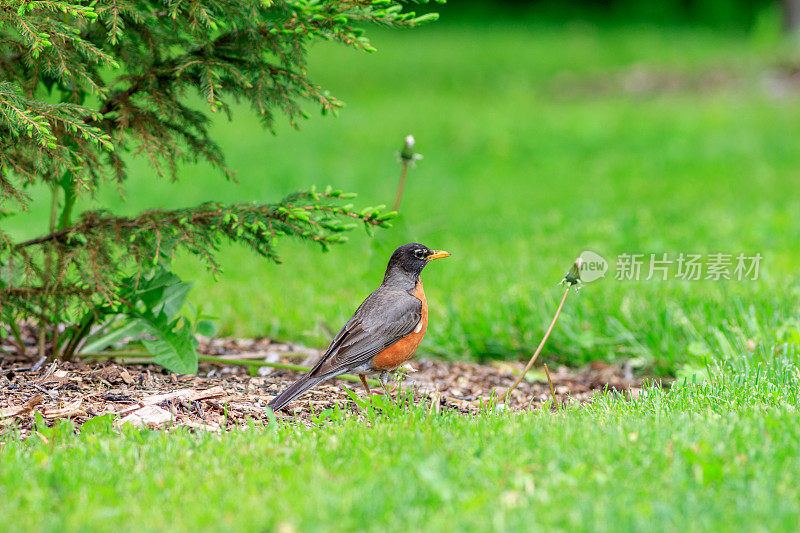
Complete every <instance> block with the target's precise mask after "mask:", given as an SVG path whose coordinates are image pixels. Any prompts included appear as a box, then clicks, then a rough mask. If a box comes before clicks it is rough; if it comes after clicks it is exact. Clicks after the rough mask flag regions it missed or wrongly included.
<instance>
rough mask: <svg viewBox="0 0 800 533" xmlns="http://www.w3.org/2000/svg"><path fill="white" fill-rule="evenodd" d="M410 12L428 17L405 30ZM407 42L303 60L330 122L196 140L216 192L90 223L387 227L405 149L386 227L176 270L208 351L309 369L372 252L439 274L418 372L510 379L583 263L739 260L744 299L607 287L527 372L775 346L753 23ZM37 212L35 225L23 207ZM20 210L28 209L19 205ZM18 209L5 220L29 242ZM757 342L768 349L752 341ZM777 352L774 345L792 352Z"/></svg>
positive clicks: (766, 48) (787, 52) (789, 241)
mask: <svg viewBox="0 0 800 533" xmlns="http://www.w3.org/2000/svg"><path fill="white" fill-rule="evenodd" d="M426 9H428V8H426ZM433 9H435V10H438V11H440V12H441V13H442V18H441V20H440V21H439V22H437V23H435V24H431V25H428V26H425V27H423V28H419V29H416V30H412V31H391V30H386V29H381V28H368V35H370V36H371V38H372V40H373V44H374V45H375V46H376V47H377V49H378V52H377V53H375V54H370V55H366V54H362V53H358V52H355V51H353V50H349V49H346V48H343V47H337V46H334V45H331V44H328V43H320V44H316V45H314V46H313V48H312V51H311V62H310V67H309V71H310V73H311V75H312V78H314V79H315V81H317V82H318V83H321V84H322V85H323V86H325V87H327V88H328V89H330V91H331V92H332V93H333V94H334V95H336V96H338V97H339V98H341V99H342V100H344V101H345V102H346V104H347V105H346V107H345V108H344V109H343V110H342V111H341V112H340V116H339V117H338V118H331V117H320V116H319V115H318V113H317V112H316V110H314V109H309V112H311V113H312V118H311V119H310V120H308V121H306V122H305V123H303V124H302V125H301V126H302V131H300V132H297V131H294V130H293V129H291V128H290V127H289V126H288V125H286V124H284V125H282V126H281V127H280V128H279V131H278V132H277V133H278V134H277V135H276V136H273V135H272V134H270V133H269V132H266V131H263V130H262V129H261V128H260V127H259V125H258V121H257V118H256V117H255V116H253V115H252V114H251V113H250V112H249V110H247V109H244V108H242V109H238V110H237V113H236V115H235V117H234V121H233V122H232V123H229V122H227V121H226V120H224V119H223V117H220V120H218V122H217V124H216V126H215V129H216V134H217V135H218V137H219V138H220V139H221V141H222V143H221V144H222V146H223V148H224V149H226V150H227V153H228V161H229V164H230V166H231V167H233V168H234V169H236V170H237V171H238V177H239V183H238V184H231V183H227V182H226V181H225V180H224V178H223V177H222V176H221V175H220V174H219V173H218V172H216V171H214V170H213V169H211V168H208V167H206V166H203V165H196V166H187V167H185V168H183V170H182V179H181V180H180V181H179V182H178V183H171V182H169V181H164V180H154V172H153V171H152V170H151V169H150V167H149V166H148V164H147V162H146V161H144V160H136V161H133V162H132V163H131V165H132V169H133V172H132V175H133V176H134V178H133V179H131V181H130V182H129V183H128V185H127V187H126V192H125V198H124V200H123V199H121V198H120V196H119V193H118V191H117V190H116V187H115V186H109V187H107V188H106V189H104V190H102V191H100V193H99V194H98V196H97V200H96V201H95V202H89V203H87V206H92V207H97V206H98V205H101V204H106V203H108V202H110V203H111V205H112V206H113V209H114V211H117V212H121V213H132V212H136V211H138V210H141V209H146V208H157V207H177V206H188V205H193V204H196V203H199V202H202V201H206V200H218V201H230V202H234V201H267V202H269V201H274V200H277V199H278V198H280V197H282V196H283V195H285V194H287V193H289V192H291V191H294V190H296V189H299V188H307V187H309V186H311V185H317V186H318V187H324V186H326V185H328V184H331V185H333V186H335V187H337V188H341V189H343V190H346V191H354V192H357V193H358V194H359V197H358V199H357V200H356V201H355V204H356V205H357V206H367V205H377V204H387V205H391V203H392V201H393V199H394V194H395V190H396V187H397V181H398V176H399V171H400V166H399V164H398V162H397V156H396V152H397V150H398V149H399V148H400V145H401V142H402V139H403V137H405V136H406V135H408V134H413V135H414V136H415V137H416V139H417V150H418V151H419V152H420V153H422V154H423V155H424V159H423V160H422V161H420V162H419V164H418V167H417V168H415V169H412V170H411V171H410V173H409V178H408V183H407V185H406V191H405V196H404V198H403V203H402V205H401V218H400V219H399V220H398V223H397V224H396V225H395V227H394V228H393V229H391V230H389V231H379V232H378V234H377V238H376V240H375V241H374V242H371V241H370V240H369V239H368V238H367V237H366V236H365V235H364V234H363V232H360V230H359V233H358V234H352V235H351V242H350V243H349V244H347V245H345V246H340V247H337V248H335V249H334V250H333V251H332V252H330V253H328V254H320V253H318V252H317V250H315V249H313V247H311V246H310V245H305V244H299V243H293V242H288V241H286V242H281V243H280V244H279V252H280V254H281V255H282V258H283V259H284V261H285V263H284V264H283V265H281V266H276V265H272V264H268V263H266V262H264V261H263V260H261V259H258V258H257V257H255V256H254V255H252V254H251V253H249V252H248V251H247V250H245V249H242V248H238V247H229V248H225V249H224V251H223V258H222V264H223V266H224V272H223V274H222V276H221V277H220V279H219V280H218V281H215V280H214V279H213V278H212V276H211V275H210V274H209V273H207V272H205V271H204V269H203V267H202V266H200V265H198V264H197V262H196V261H195V259H194V258H191V257H182V258H180V259H179V261H178V265H177V271H178V272H179V273H180V274H181V275H182V276H183V277H184V278H186V279H189V280H195V281H196V282H197V285H196V287H195V289H194V291H193V293H192V295H191V300H192V302H193V303H194V304H195V305H202V307H203V311H204V312H206V313H209V314H212V315H215V316H216V317H218V323H219V325H220V326H221V333H222V334H233V335H242V336H273V337H277V338H279V339H285V340H294V341H301V342H304V343H307V344H310V345H314V346H324V345H325V344H326V343H327V341H328V340H329V339H330V337H331V335H332V334H334V333H335V331H336V330H337V329H338V327H340V326H341V324H342V323H343V322H344V321H345V320H346V319H347V318H348V317H349V316H350V314H351V313H352V312H353V311H354V310H355V308H356V307H357V305H358V304H359V302H360V301H361V300H362V299H363V298H364V297H365V296H366V295H367V294H368V293H369V292H370V291H371V290H372V289H373V288H374V287H375V286H377V284H378V283H379V282H380V280H381V276H382V272H383V268H384V266H385V262H386V260H387V259H388V255H389V254H390V252H391V250H392V249H393V248H394V247H395V246H397V245H399V244H402V243H404V242H409V241H420V242H423V243H425V244H427V245H428V246H431V247H434V248H444V249H447V250H449V251H451V252H452V254H453V256H452V257H451V258H450V259H448V260H447V261H442V262H437V263H434V264H432V265H431V266H429V267H428V268H427V269H426V271H425V273H424V276H423V278H424V280H425V283H426V291H427V294H428V299H429V302H430V308H431V321H430V328H429V333H428V336H427V338H426V340H425V342H424V344H423V346H422V348H421V351H422V352H425V353H429V354H431V353H432V354H436V355H439V356H442V357H451V358H463V357H471V358H479V359H481V358H492V357H500V358H506V357H522V356H524V355H526V354H528V353H529V352H530V351H531V350H532V349H533V348H535V346H536V344H538V341H539V339H540V337H541V334H542V333H543V330H544V328H545V327H546V325H547V323H548V321H549V319H550V317H551V315H552V312H553V310H554V308H555V305H556V303H557V300H558V298H559V296H560V289H559V288H558V287H556V283H557V282H558V281H559V280H560V278H561V277H562V276H563V274H564V273H565V272H566V270H567V269H568V268H569V266H570V264H571V262H572V260H573V259H574V258H575V257H576V256H577V255H578V254H579V253H580V252H582V251H583V250H592V251H594V252H597V253H599V254H601V255H603V256H604V257H606V258H607V259H608V260H609V261H611V262H612V263H613V261H614V259H615V257H616V256H617V255H618V254H622V253H644V254H650V253H656V254H661V253H669V254H670V255H671V256H672V257H673V258H674V257H675V256H677V254H678V253H680V252H684V253H702V254H707V253H713V252H723V253H729V254H734V255H736V254H738V253H740V252H743V253H746V254H748V255H753V254H755V253H761V254H762V255H763V256H764V259H763V261H762V263H761V276H760V279H759V280H758V281H741V282H739V281H728V282H714V281H695V282H683V281H679V280H669V281H650V282H644V281H639V282H635V281H630V282H622V281H615V280H614V279H613V277H614V276H613V274H614V273H613V264H612V271H611V272H610V273H609V275H608V276H607V277H606V278H605V279H603V280H600V281H597V282H595V283H591V284H589V285H587V286H586V288H585V289H584V290H583V291H582V292H581V293H580V296H579V297H576V298H573V299H571V300H570V301H568V304H567V307H566V311H565V313H564V315H562V319H561V322H560V323H559V325H558V327H557V328H556V330H555V333H554V335H553V337H552V341H551V343H550V344H549V345H548V349H547V351H548V353H547V354H546V357H547V358H548V360H549V361H558V362H563V363H568V364H582V363H585V362H587V361H591V360H617V359H627V360H630V361H632V363H633V364H634V366H635V367H639V368H641V369H643V370H645V371H648V372H656V373H672V374H679V375H680V374H681V373H682V372H684V371H687V370H688V371H691V370H693V369H694V368H696V367H697V365H700V364H702V362H703V361H704V359H705V357H706V356H707V355H709V354H714V353H718V352H729V353H736V352H737V351H738V350H742V349H753V346H754V345H755V346H757V345H758V344H759V343H760V342H761V341H762V340H764V339H766V338H772V339H774V335H775V334H776V332H777V334H778V335H779V338H780V336H781V335H783V336H784V337H786V339H789V340H791V339H794V338H795V337H797V336H798V335H797V331H798V326H797V324H798V318H800V312H799V311H798V295H800V290H798V268H799V267H800V249H799V246H798V243H800V202H798V178H800V102H798V94H800V92H798V89H800V76H798V70H797V65H798V63H797V61H796V59H797V54H796V51H797V47H796V41H795V40H794V39H792V38H789V37H786V36H785V34H784V33H783V31H782V25H783V19H784V16H783V13H782V11H781V7H780V5H779V4H778V3H774V2H744V1H730V2H722V1H717V2H689V1H675V2H604V3H597V2H585V3H578V4H574V5H572V6H571V7H570V8H569V9H565V8H563V7H561V6H560V4H558V3H547V2H542V3H536V2H531V3H528V2H511V1H509V2H498V3H481V2H467V3H459V4H456V3H453V4H451V5H446V6H434V7H433ZM45 203H46V202H45ZM40 204H41V202H40ZM42 207H43V206H41V205H38V206H36V207H34V208H33V209H32V211H31V212H30V213H28V214H27V215H26V216H21V217H16V219H12V221H11V222H10V224H12V225H14V226H15V228H16V230H17V232H18V233H24V234H26V235H31V236H35V235H38V234H40V233H42V231H43V228H42V227H39V226H42V224H40V222H41V221H42V220H46V217H44V216H43V214H42V212H41V208H42ZM770 336H771V337H770ZM792 342H797V341H796V340H795V341H792Z"/></svg>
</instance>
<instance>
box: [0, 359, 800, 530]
mask: <svg viewBox="0 0 800 533" xmlns="http://www.w3.org/2000/svg"><path fill="white" fill-rule="evenodd" d="M797 362H798V351H797V350H796V349H792V348H788V349H787V347H786V346H777V347H776V349H775V350H772V351H769V352H758V355H756V354H754V355H752V356H750V357H748V358H746V359H741V358H740V359H739V360H737V361H736V362H729V363H724V364H720V365H718V366H716V367H714V368H711V369H710V372H711V376H710V379H709V380H707V381H706V382H704V383H703V384H700V385H696V384H693V383H691V382H681V383H678V384H677V385H676V386H675V387H673V388H672V389H671V390H669V391H663V390H660V389H649V390H647V391H646V394H643V395H641V396H640V397H639V398H638V399H636V400H633V401H625V400H624V399H622V398H620V397H619V396H616V395H612V394H606V395H604V396H602V397H601V398H600V399H598V401H597V402H596V403H595V404H593V405H592V406H590V407H588V408H585V409H577V408H570V409H569V410H567V411H565V412H563V413H561V414H557V413H553V412H550V411H548V410H536V411H532V412H527V413H523V414H508V413H502V412H498V413H492V412H491V411H488V410H487V411H486V412H484V413H483V414H482V415H480V416H478V417H476V418H470V417H465V416H463V415H457V414H452V413H443V414H438V415H437V414H434V413H432V412H431V411H430V409H428V408H427V406H426V405H424V404H420V405H418V406H416V407H412V408H408V407H398V406H396V405H392V404H387V403H384V404H383V405H384V409H383V410H377V409H370V410H369V411H368V412H367V414H366V415H365V416H366V419H365V418H364V416H354V415H353V414H352V413H350V412H347V411H327V412H323V413H321V416H320V417H319V421H318V423H317V424H316V427H314V428H313V429H309V428H306V427H302V426H296V425H292V424H280V425H277V426H270V427H268V428H266V429H261V428H255V427H253V428H240V429H235V430H233V431H232V432H230V433H226V434H223V435H214V434H211V435H209V434H202V435H191V434H188V433H185V432H183V431H175V432H171V433H164V432H149V431H138V430H133V429H125V430H124V431H122V432H121V434H118V433H115V432H114V431H113V430H111V429H110V426H109V424H108V423H107V422H106V421H104V420H99V421H96V422H95V423H93V425H92V427H86V428H85V429H84V432H83V433H82V434H81V435H79V436H75V435H73V434H72V430H71V426H70V425H68V424H65V425H62V426H56V427H54V428H45V427H42V428H41V433H42V435H43V436H44V437H45V438H46V439H47V442H45V441H44V440H43V439H42V438H41V437H40V436H36V435H34V436H32V437H31V438H30V439H29V440H28V441H25V442H22V441H18V440H14V439H13V438H12V439H6V442H2V441H0V501H3V512H2V513H0V529H2V530H3V531H86V530H91V531H141V530H142V529H144V530H148V531H155V530H167V529H168V530H170V531H197V530H217V531H253V530H257V531H272V530H277V531H554V530H555V531H642V530H647V531H795V530H796V529H797V528H798V526H800V522H799V521H800V518H798V517H800V484H798V483H797V479H798V477H800V459H799V458H800V426H799V425H798V424H797V408H798V407H800V373H798V366H797ZM376 401H377V400H376ZM381 402H384V400H382V399H381ZM12 437H13V435H12Z"/></svg>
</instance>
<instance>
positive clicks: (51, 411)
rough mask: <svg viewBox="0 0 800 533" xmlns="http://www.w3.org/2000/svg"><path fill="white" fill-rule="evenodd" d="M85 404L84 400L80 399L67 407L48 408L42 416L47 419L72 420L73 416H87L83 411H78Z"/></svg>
mask: <svg viewBox="0 0 800 533" xmlns="http://www.w3.org/2000/svg"><path fill="white" fill-rule="evenodd" d="M82 403H83V399H82V398H78V399H77V400H75V401H74V402H72V403H70V404H68V405H65V406H64V407H61V408H57V409H56V408H52V407H51V408H48V409H44V410H43V411H42V416H43V417H45V418H47V419H53V418H70V417H72V416H79V415H85V414H86V413H85V412H84V411H83V410H82V409H78V408H79V407H80V406H81V404H82Z"/></svg>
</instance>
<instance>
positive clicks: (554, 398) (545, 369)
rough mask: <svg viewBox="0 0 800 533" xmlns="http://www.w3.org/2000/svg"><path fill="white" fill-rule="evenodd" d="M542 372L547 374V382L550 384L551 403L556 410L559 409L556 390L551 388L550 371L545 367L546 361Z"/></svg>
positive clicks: (559, 404)
mask: <svg viewBox="0 0 800 533" xmlns="http://www.w3.org/2000/svg"><path fill="white" fill-rule="evenodd" d="M544 373H545V375H546V376H547V384H548V385H550V395H551V396H552V397H553V404H555V406H556V411H561V403H560V402H559V401H558V398H556V390H555V388H553V380H552V379H550V371H549V370H548V369H547V363H545V364H544Z"/></svg>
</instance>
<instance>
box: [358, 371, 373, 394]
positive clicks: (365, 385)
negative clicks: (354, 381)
mask: <svg viewBox="0 0 800 533" xmlns="http://www.w3.org/2000/svg"><path fill="white" fill-rule="evenodd" d="M358 377H359V378H360V379H361V384H362V385H364V389H365V390H366V391H367V394H372V391H371V390H369V385H367V378H366V377H365V376H364V374H359V375H358Z"/></svg>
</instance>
